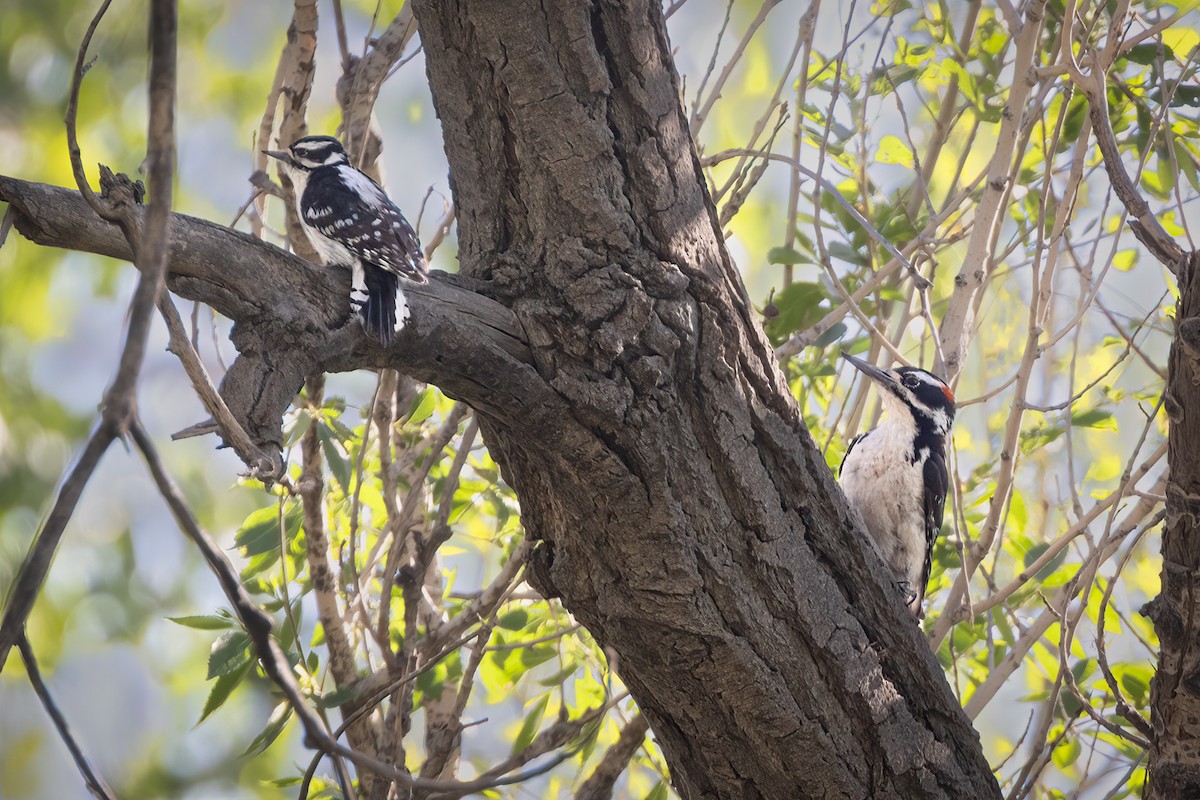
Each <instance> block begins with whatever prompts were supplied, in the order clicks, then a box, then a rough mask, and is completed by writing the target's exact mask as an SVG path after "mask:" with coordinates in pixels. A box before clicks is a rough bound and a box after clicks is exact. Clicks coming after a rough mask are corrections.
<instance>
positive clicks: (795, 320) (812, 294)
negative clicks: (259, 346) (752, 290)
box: [764, 281, 826, 340]
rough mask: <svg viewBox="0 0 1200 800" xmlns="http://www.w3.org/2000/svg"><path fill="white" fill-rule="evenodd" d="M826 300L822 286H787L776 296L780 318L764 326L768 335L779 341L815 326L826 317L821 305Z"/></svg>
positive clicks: (811, 284)
mask: <svg viewBox="0 0 1200 800" xmlns="http://www.w3.org/2000/svg"><path fill="white" fill-rule="evenodd" d="M825 299H826V295H825V289H824V287H822V286H821V285H820V284H817V283H806V282H804V281H797V282H795V283H793V284H791V285H790V286H787V287H786V288H784V290H783V291H782V292H779V293H778V294H776V295H775V306H776V307H777V308H778V309H779V316H777V317H775V318H774V319H772V320H769V321H768V322H767V323H766V325H765V326H764V327H765V329H766V331H767V335H768V336H770V337H771V338H772V339H776V340H779V339H783V338H785V337H787V336H790V335H791V334H793V333H795V332H796V331H798V330H802V329H804V328H807V327H809V326H811V325H813V324H814V323H816V321H817V320H819V319H820V318H821V317H822V316H824V312H823V310H822V308H821V304H822V303H823V302H824V301H825Z"/></svg>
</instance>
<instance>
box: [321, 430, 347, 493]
mask: <svg viewBox="0 0 1200 800" xmlns="http://www.w3.org/2000/svg"><path fill="white" fill-rule="evenodd" d="M317 438H318V439H320V440H321V452H323V453H324V454H325V460H326V461H328V462H329V471H330V472H332V473H333V477H334V479H335V480H336V481H337V482H338V485H339V486H341V487H342V493H343V494H350V479H351V476H352V475H353V474H354V465H353V464H351V463H350V456H348V455H347V454H346V452H345V451H344V450H343V449H342V448H341V446H340V445H339V444H338V441H337V440H336V439H335V438H334V434H333V430H332V429H331V428H330V427H329V426H328V425H326V424H325V423H324V422H322V423H321V424H320V425H318V426H317Z"/></svg>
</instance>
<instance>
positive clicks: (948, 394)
mask: <svg viewBox="0 0 1200 800" xmlns="http://www.w3.org/2000/svg"><path fill="white" fill-rule="evenodd" d="M942 394H944V395H946V399H947V400H949V401H950V405H954V392H952V391H950V387H949V386H946V385H945V384H942Z"/></svg>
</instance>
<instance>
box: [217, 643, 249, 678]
mask: <svg viewBox="0 0 1200 800" xmlns="http://www.w3.org/2000/svg"><path fill="white" fill-rule="evenodd" d="M249 661H250V636H249V635H248V634H247V633H246V632H245V631H229V632H228V633H223V634H221V636H220V638H218V639H217V640H216V641H215V642H213V646H212V650H211V651H209V654H208V677H209V678H210V679H211V678H218V677H221V676H223V675H228V674H230V673H232V672H235V671H237V670H239V669H241V667H242V666H243V665H245V664H247V663H249Z"/></svg>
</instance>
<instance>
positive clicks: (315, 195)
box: [264, 136, 428, 346]
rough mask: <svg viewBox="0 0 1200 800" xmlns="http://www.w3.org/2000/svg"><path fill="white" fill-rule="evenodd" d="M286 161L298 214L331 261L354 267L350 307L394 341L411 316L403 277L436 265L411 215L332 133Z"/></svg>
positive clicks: (420, 275)
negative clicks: (354, 162) (427, 255)
mask: <svg viewBox="0 0 1200 800" xmlns="http://www.w3.org/2000/svg"><path fill="white" fill-rule="evenodd" d="M264 152H265V153H266V154H267V155H269V156H271V157H273V158H276V159H279V162H280V164H281V166H282V168H283V169H284V170H286V171H287V174H288V177H289V178H291V181H292V186H293V188H294V193H295V198H296V214H297V216H298V217H299V218H300V221H301V223H302V224H303V226H304V231H305V233H306V234H307V235H308V238H309V241H311V242H312V245H313V247H314V248H316V250H317V252H318V253H320V254H321V257H322V258H323V259H324V260H325V263H326V264H337V265H340V266H344V267H349V268H350V271H351V275H352V283H351V289H350V307H351V309H352V310H354V311H356V312H358V314H359V316H360V317H361V318H362V323H363V327H364V328H365V329H366V330H367V333H369V334H370V335H372V336H374V337H375V338H376V339H378V340H379V342H380V343H382V344H383V345H385V346H386V345H389V344H391V342H392V340H393V339H394V338H395V335H396V334H397V333H398V332H399V331H400V330H401V329H402V328H403V327H404V324H405V322H407V321H408V303H407V302H406V301H405V298H404V294H403V292H402V291H401V290H400V278H404V279H405V280H409V281H413V282H414V283H425V282H426V281H427V280H428V277H427V273H428V267H427V266H426V264H425V254H424V252H423V251H422V250H421V243H420V241H418V239H417V234H416V232H415V231H413V229H412V226H411V225H409V224H408V220H406V219H405V218H404V215H403V214H402V213H400V209H399V208H397V207H396V204H395V203H393V202H392V201H391V199H390V198H389V197H388V196H387V193H385V192H384V191H383V189H382V188H381V187H380V186H379V184H377V183H376V182H375V181H373V180H372V179H371V178H370V176H368V175H366V174H365V173H363V172H362V171H361V170H358V169H355V168H354V167H353V166H352V165H351V164H350V159H349V158H348V157H347V155H346V151H345V150H344V149H343V148H342V143H341V142H339V141H338V140H337V139H335V138H334V137H332V136H305V137H304V138H303V139H297V140H296V141H295V142H293V143H292V144H291V146H290V147H288V149H287V150H286V151H271V150H266V151H264Z"/></svg>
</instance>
